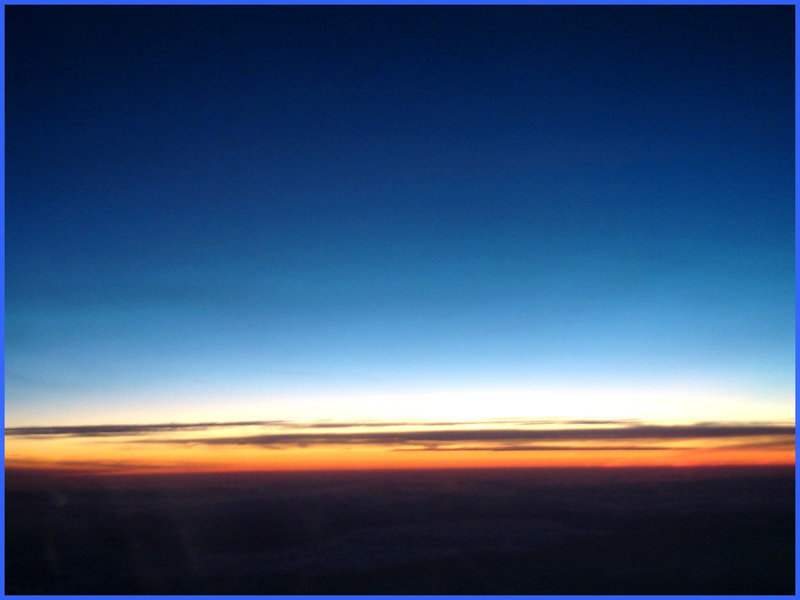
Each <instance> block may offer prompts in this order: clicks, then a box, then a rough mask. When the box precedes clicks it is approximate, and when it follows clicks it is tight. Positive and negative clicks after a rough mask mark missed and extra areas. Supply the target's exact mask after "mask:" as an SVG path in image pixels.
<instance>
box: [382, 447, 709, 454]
mask: <svg viewBox="0 0 800 600" xmlns="http://www.w3.org/2000/svg"><path fill="white" fill-rule="evenodd" d="M392 450H393V451H394V452H419V451H428V450H432V451H434V452H552V451H574V450H579V451H586V450H591V451H592V452H595V451H598V450H601V451H606V450H612V451H615V450H628V451H629V450H636V451H637V452H638V451H639V450H695V448H694V447H686V446H681V447H679V448H676V447H675V446H597V447H587V446H562V445H559V446H524V445H515V446H444V447H442V446H426V447H425V448H393V449H392Z"/></svg>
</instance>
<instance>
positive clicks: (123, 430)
mask: <svg viewBox="0 0 800 600" xmlns="http://www.w3.org/2000/svg"><path fill="white" fill-rule="evenodd" d="M633 422H635V421H630V420H569V419H493V420H489V421H428V422H419V421H391V422H389V421H313V422H303V421H287V420H271V421H214V422H203V423H143V424H142V423H137V424H120V425H112V424H108V425H57V426H40V427H7V428H6V430H5V434H6V435H7V436H38V435H42V436H65V437H104V436H120V435H125V436H133V435H145V434H150V433H161V432H167V431H201V430H206V429H220V428H226V427H273V428H277V429H355V428H371V429H381V428H389V427H454V426H460V425H478V426H486V425H487V424H492V425H501V424H515V425H603V424H605V425H616V426H621V425H628V424H630V423H633Z"/></svg>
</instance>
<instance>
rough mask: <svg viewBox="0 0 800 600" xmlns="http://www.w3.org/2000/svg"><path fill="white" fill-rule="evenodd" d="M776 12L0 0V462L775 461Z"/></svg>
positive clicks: (784, 238) (787, 147) (784, 389)
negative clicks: (333, 430)
mask: <svg viewBox="0 0 800 600" xmlns="http://www.w3.org/2000/svg"><path fill="white" fill-rule="evenodd" d="M793 11H794V8H793V7H791V6H783V7H781V6H777V7H765V6H758V7H723V6H719V7H687V6H673V7H542V6H518V7H420V6H417V7H411V6H407V7H402V6H400V7H345V6H340V7H269V6H258V7H188V6H178V7H120V6H112V7H52V6H48V7H23V6H13V7H6V21H5V22H6V82H5V85H6V120H5V128H6V129H5V131H6V171H5V178H6V179H5V183H6V195H5V218H6V271H5V278H6V279H5V282H6V298H5V308H6V339H5V345H6V365H5V376H6V384H5V423H6V463H7V465H8V464H20V465H22V464H33V463H35V462H36V461H39V463H37V464H40V463H42V461H45V462H46V461H51V462H52V457H53V456H55V455H59V456H64V457H66V458H64V459H63V460H64V461H72V462H71V463H70V464H73V465H75V464H79V463H80V464H83V465H87V464H95V465H99V464H101V463H102V464H104V465H106V467H107V468H113V466H114V465H120V464H129V463H126V461H129V462H130V461H133V462H136V461H139V462H140V463H141V464H145V463H147V464H149V465H151V466H162V467H163V466H164V465H167V464H171V465H173V466H174V467H175V468H180V467H181V465H184V466H185V465H188V464H189V463H191V464H195V465H201V464H202V465H213V466H214V468H220V466H221V465H223V464H225V465H241V464H244V463H247V464H248V465H250V468H262V467H263V468H267V467H270V468H272V467H274V466H275V465H276V464H280V465H284V466H285V467H286V468H295V467H297V466H298V465H302V466H303V468H310V467H312V466H320V465H322V466H332V465H333V466H335V465H341V464H344V463H347V464H362V465H363V464H370V465H378V466H380V465H389V464H392V465H399V464H401V463H402V464H403V465H406V464H412V463H413V464H422V463H421V462H419V461H431V462H436V464H439V463H441V464H445V463H446V461H455V460H456V459H455V458H445V455H447V456H453V457H455V456H456V455H458V457H460V458H458V460H460V461H462V463H459V464H475V463H476V461H478V460H479V459H480V460H483V461H484V462H485V463H486V464H499V463H498V461H501V460H502V461H504V462H503V464H522V463H525V464H528V463H536V461H541V460H542V458H541V457H542V456H543V455H547V456H548V457H549V458H548V459H547V460H550V461H551V462H558V464H562V463H564V464H566V463H567V462H569V461H574V460H576V458H575V457H576V456H579V455H580V456H581V457H582V458H581V459H580V460H582V461H584V462H585V463H586V464H609V461H611V462H614V463H615V464H616V462H619V461H620V460H623V459H622V458H620V457H625V458H624V460H623V462H624V461H628V462H631V463H636V464H639V463H640V462H642V461H646V460H651V459H649V458H646V457H647V456H655V455H658V456H659V457H660V458H659V460H663V461H667V462H670V461H672V462H676V463H680V464H684V463H689V462H698V461H703V460H712V459H709V458H708V457H707V452H706V451H705V450H703V451H702V452H701V451H700V450H698V449H707V448H708V447H714V448H717V449H718V450H719V452H717V454H716V455H715V456H716V458H714V459H713V460H719V461H722V462H725V461H728V462H737V461H739V462H741V461H745V462H747V461H748V460H749V461H755V462H759V461H762V462H763V461H766V462H769V461H778V462H788V461H791V462H793V461H794V452H793V438H794V348H795V345H794V260H793V257H794V12H793ZM502 420H506V421H507V423H506V425H500V424H498V423H499V422H500V421H502ZM579 420H607V422H606V423H604V424H596V425H592V426H591V427H592V428H593V429H592V430H591V431H592V433H585V432H582V433H573V434H570V435H571V437H569V436H568V438H567V441H566V442H565V441H564V440H553V439H550V438H552V435H550V436H549V438H548V439H542V438H541V435H542V434H541V430H543V429H544V430H548V431H552V430H554V428H555V429H567V430H572V429H575V427H578V428H585V427H589V426H588V425H585V424H578V425H576V424H575V422H576V421H579ZM508 422H510V423H512V425H508ZM243 423H245V425H243ZM387 423H388V424H389V425H387ZM429 423H438V425H429ZM159 424H161V425H164V424H182V425H180V427H178V429H177V430H175V429H172V430H169V429H167V430H165V429H163V428H162V429H158V428H157V427H156V429H153V428H152V427H153V426H154V425H156V426H157V425H159ZM391 424H394V425H393V426H392V425H391ZM709 424H710V425H709ZM343 425H348V426H349V427H345V428H344V429H343V431H344V432H345V433H348V432H349V433H352V432H353V431H355V432H362V433H363V432H372V433H371V435H372V436H373V437H369V436H367V438H363V437H362V438H358V439H354V438H353V437H352V435H351V436H350V437H344V438H336V439H333V438H331V437H330V436H328V437H319V436H318V434H320V431H321V430H325V429H326V428H330V427H332V426H337V427H338V426H343ZM92 426H95V427H97V426H104V427H108V426H111V427H134V429H123V430H119V429H117V430H114V429H111V430H103V432H102V433H101V434H98V433H97V432H96V431H94V432H93V431H92V430H87V429H85V428H86V427H92ZM744 426H750V427H768V428H769V427H772V428H774V429H770V430H764V429H753V430H747V431H746V432H744V433H743V430H741V429H737V428H741V427H744ZM76 427H77V428H78V429H75V428H76ZM386 427H388V428H389V429H388V430H389V431H394V432H401V433H403V432H404V435H403V436H400V437H401V438H402V439H400V438H398V437H397V436H395V437H392V438H391V439H388V438H385V437H384V438H380V436H378V437H377V438H376V437H375V435H377V433H378V432H380V431H383V430H384V429H382V428H386ZM500 427H504V428H505V429H502V430H503V431H506V432H507V433H505V434H497V435H495V437H494V438H492V439H491V440H489V441H488V442H487V440H486V439H484V437H481V436H482V435H484V434H481V435H479V436H477V437H476V436H473V437H470V436H466V438H465V437H464V435H465V434H464V433H463V431H464V430H465V429H467V430H469V429H476V428H477V429H478V430H481V431H490V430H495V429H498V428H500ZM643 427H644V428H647V427H651V428H652V427H656V428H658V427H662V428H663V427H679V428H680V427H683V429H678V430H675V429H672V430H670V431H672V433H667V430H664V429H644V430H643V429H642V428H643ZM80 428H84V429H80ZM609 428H610V429H614V430H617V431H618V432H621V433H619V434H615V435H618V437H619V436H621V435H623V434H624V436H627V437H624V436H623V438H622V439H623V441H622V442H620V441H619V440H618V439H616V438H615V441H614V445H615V446H616V447H617V448H616V449H611V448H609V449H607V450H605V451H600V450H596V451H593V452H594V454H592V453H591V452H588V453H587V451H585V449H584V450H580V451H579V449H576V448H575V444H576V443H577V441H580V440H583V442H581V443H588V444H595V445H597V444H601V445H602V444H606V445H607V446H608V445H610V443H609V442H608V434H607V431H608V429H609ZM692 428H693V429H692ZM787 428H790V429H791V431H789V430H788V429H787ZM287 429H288V430H291V431H300V432H304V434H307V435H310V436H312V438H306V439H299V438H292V439H286V438H275V437H269V436H281V435H284V433H285V430H287ZM434 429H436V430H437V431H440V433H438V434H436V435H434V436H433V438H434V439H433V441H431V440H430V439H427V438H426V439H421V438H420V437H419V435H417V434H419V432H427V431H432V430H434ZM531 429H532V430H535V431H537V432H538V433H536V435H537V436H539V437H536V436H534V438H535V439H534V438H531V436H532V435H533V434H530V433H525V432H526V431H528V430H531ZM712 430H713V431H714V432H716V433H710V432H711V431H712ZM87 431H88V433H87ZM508 431H511V433H508ZM643 431H644V432H646V433H647V436H644V433H643ZM191 432H194V434H195V435H197V436H200V437H196V438H192V435H191ZM414 432H417V434H414ZM454 432H455V433H454ZM459 432H461V433H459ZM604 432H605V433H604ZM676 432H678V433H676ZM720 432H721V433H720ZM222 433H225V434H226V435H227V440H228V441H226V442H224V443H221V442H218V441H217V442H213V441H211V442H209V441H208V440H211V439H212V438H213V439H216V438H217V436H219V435H221V434H222ZM740 434H741V435H740ZM364 435H366V434H364ZM415 435H416V437H415ZM187 436H188V437H187ZM265 436H267V437H265ZM313 436H317V437H313ZM437 436H439V437H437ZM454 436H455V437H454ZM643 436H644V437H643ZM709 436H710V437H709ZM787 436H791V449H790V446H789V442H788V441H787V440H788V437H787ZM422 437H423V438H424V437H425V436H422ZM490 437H491V436H490ZM545 437H548V436H545ZM200 438H202V440H200ZM467 438H469V439H467ZM276 439H277V441H276ZM147 440H149V441H148V442H147V443H140V442H143V441H147ZM187 440H189V441H188V442H187ZM243 440H246V442H245V441H243ZM409 440H410V441H409ZM436 440H438V444H437V443H434V442H436ZM442 440H444V442H446V443H444V446H443V442H442ZM643 440H645V441H643ZM723 441H724V443H725V448H728V450H724V451H723V450H721V449H719V448H718V446H719V445H720V444H721V443H722V442H723ZM411 442H419V444H418V445H417V446H413V444H411V445H412V446H413V447H414V448H416V449H415V450H412V451H411V452H404V450H408V449H409V448H407V446H408V445H409V444H410V443H411ZM523 442H524V443H523ZM534 442H535V443H537V444H550V445H551V446H555V445H558V446H561V448H551V449H550V450H548V451H547V452H538V451H533V450H531V449H530V447H529V446H530V445H531V444H532V443H534ZM487 443H488V444H489V446H491V449H488V447H487V446H485V445H486V444H487ZM645 443H646V444H649V445H650V446H653V448H652V449H651V450H648V451H647V452H645V451H642V450H641V446H642V444H645ZM448 444H449V445H448ZM480 444H484V446H483V447H481V446H480ZM676 444H678V445H680V444H683V445H684V446H686V445H688V446H691V447H692V448H693V450H691V451H688V454H687V453H686V452H684V453H681V451H679V450H676V449H675V445H676ZM759 444H761V446H759ZM665 445H667V446H670V450H664V449H663V448H662V449H658V448H659V447H662V446H664V447H665ZM732 445H733V446H736V447H737V448H739V449H740V450H741V452H739V453H738V454H736V455H735V457H734V458H730V457H729V458H724V456H727V455H726V454H725V452H729V451H730V447H731V446H732ZM467 446H469V447H467ZM500 446H502V447H503V448H505V449H506V450H512V449H514V448H516V451H508V452H498V451H497V450H498V449H499V448H500ZM521 446H526V448H527V449H521ZM756 446H758V448H759V452H761V453H762V454H760V455H759V457H760V458H754V456H755V454H752V453H751V454H749V455H748V456H750V458H746V457H745V454H743V453H742V452H744V450H742V448H750V449H751V450H752V449H753V448H754V447H756ZM776 448H780V449H781V450H780V452H778V451H777V450H775V449H776ZM281 449H282V451H281ZM344 449H347V450H348V452H349V454H348V452H344ZM437 449H438V450H439V451H437ZM443 449H447V450H449V452H442V451H441V450H443ZM290 450H291V452H293V453H294V454H293V456H294V457H295V458H296V460H295V462H292V461H291V460H288V459H287V456H289V452H290ZM367 450H369V452H367ZM190 452H194V454H192V455H191V457H190V456H189V454H187V453H190ZM322 452H327V454H325V458H324V459H323V457H322V455H321V454H320V453H322ZM304 453H305V454H304ZM359 453H361V454H359ZM201 454H202V456H201ZM367 454H369V457H371V458H369V459H368V458H365V457H366V455H367ZM345 455H348V456H361V458H359V459H357V460H356V459H353V458H350V459H347V458H342V457H343V456H345ZM410 455H413V459H412V458H402V459H401V457H408V456H410ZM500 455H503V458H502V459H501V458H500ZM595 455H597V456H596V458H592V457H594V456H595ZM690 455H691V456H690ZM45 456H47V457H50V458H47V459H45V458H44V457H45ZM562 456H563V458H558V457H562ZM126 457H131V458H126ZM222 457H224V458H222ZM765 457H766V458H765ZM293 460H294V459H293ZM15 461H16V462H15ZM26 461H27V462H26ZM348 461H349V462H348ZM403 461H405V462H403ZM409 461H410V462H409ZM414 461H417V462H414ZM437 461H439V462H437ZM442 461H445V462H442ZM493 461H494V462H493ZM559 461H561V462H559ZM48 464H49V463H48ZM131 464H132V463H131ZM446 464H451V463H446ZM452 464H455V463H452ZM536 464H538V463H536ZM286 465H289V466H286ZM198 468H199V467H198ZM298 468H299V467H298Z"/></svg>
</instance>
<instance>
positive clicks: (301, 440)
mask: <svg viewBox="0 0 800 600" xmlns="http://www.w3.org/2000/svg"><path fill="white" fill-rule="evenodd" d="M778 435H783V436H786V435H794V426H793V425H791V426H789V425H745V426H742V425H738V424H731V425H722V424H718V425H633V426H625V427H617V428H591V429H589V428H586V429H574V428H573V429H447V430H443V429H439V430H427V431H426V430H416V431H365V432H347V433H272V434H260V435H249V436H236V437H214V438H191V439H159V440H146V441H147V442H151V443H152V442H155V443H177V444H208V445H251V446H266V447H280V446H301V447H302V446H312V445H361V444H371V445H388V446H403V445H412V444H413V445H426V446H427V445H436V444H449V443H464V442H495V443H507V444H513V443H520V442H523V443H524V442H536V441H539V442H550V441H556V442H557V441H606V440H646V439H652V440H691V439H708V438H741V437H769V436H778Z"/></svg>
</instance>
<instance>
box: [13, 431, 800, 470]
mask: <svg viewBox="0 0 800 600" xmlns="http://www.w3.org/2000/svg"><path fill="white" fill-rule="evenodd" d="M794 463H795V449H794V445H793V444H792V443H790V442H787V443H786V444H781V445H764V446H761V447H748V446H743V447H736V446H724V445H714V444H711V443H708V442H706V443H705V444H703V445H697V444H695V445H694V446H693V447H690V448H686V447H681V444H680V443H676V444H674V446H673V447H669V448H667V449H656V450H635V449H634V450H604V449H601V446H599V445H594V446H592V445H587V447H586V449H578V450H575V449H570V450H544V451H542V450H514V451H492V450H484V449H478V450H446V451H443V450H425V449H419V450H416V449H400V448H392V447H387V446H375V445H358V446H347V447H341V446H312V447H305V448H287V449H267V448H263V447H257V446H235V445H230V446H229V445H219V446H206V445H202V444H192V445H185V446H181V445H178V446H174V445H161V444H131V443H126V442H111V441H107V440H103V441H100V442H98V441H91V442H86V441H85V440H76V439H72V438H67V439H51V440H24V439H12V440H8V439H7V440H6V463H5V464H6V467H7V468H14V467H16V468H26V469H48V470H54V471H63V472H68V471H76V472H88V473H98V474H99V473H108V474H123V473H201V472H233V471H243V472H246V471H312V470H332V471H340V470H361V469H442V468H492V467H494V468H508V467H647V466H717V465H719V466H721V465H794Z"/></svg>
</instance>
